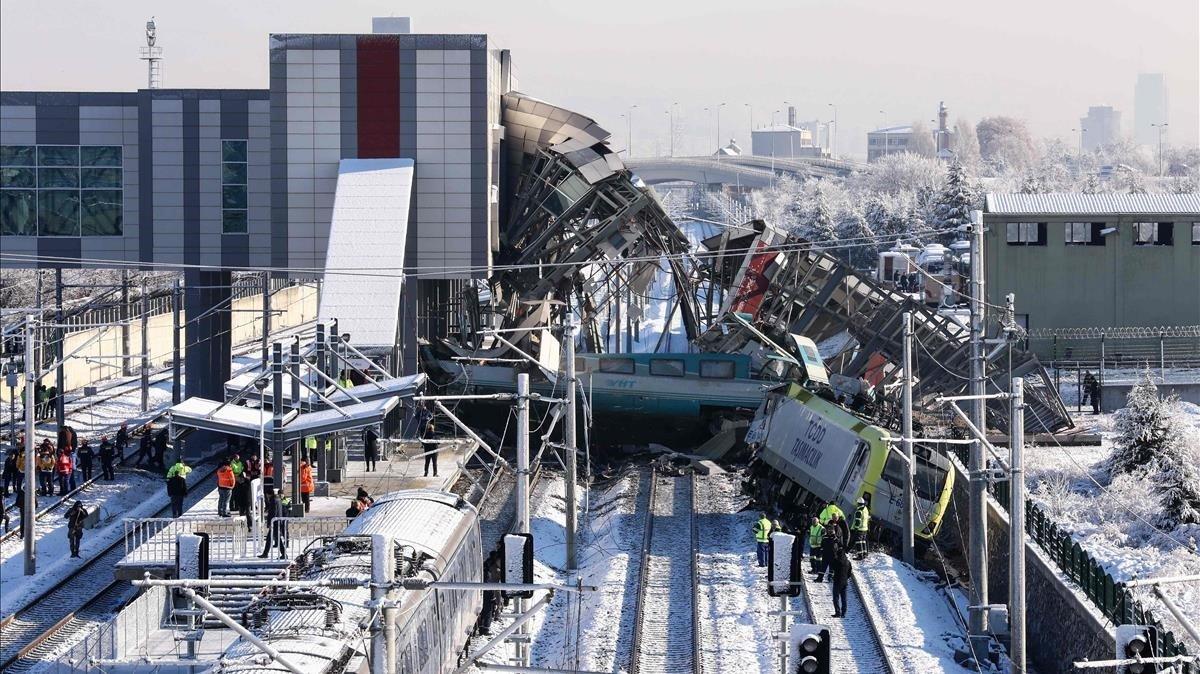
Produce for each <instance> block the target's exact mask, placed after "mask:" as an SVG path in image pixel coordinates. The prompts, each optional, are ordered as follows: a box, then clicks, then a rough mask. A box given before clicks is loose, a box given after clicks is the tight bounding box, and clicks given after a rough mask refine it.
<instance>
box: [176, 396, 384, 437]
mask: <svg viewBox="0 0 1200 674" xmlns="http://www.w3.org/2000/svg"><path fill="white" fill-rule="evenodd" d="M399 404H400V396H397V395H394V394H393V395H390V396H388V397H386V398H380V399H377V400H371V401H366V402H361V403H353V404H349V405H341V406H339V407H336V408H331V409H327V410H321V411H319V412H295V411H292V412H289V413H287V414H285V415H284V416H283V426H282V428H281V430H280V432H279V433H278V434H275V433H273V432H272V430H273V421H274V418H273V417H272V414H271V412H267V411H264V410H258V409H251V408H249V407H241V406H239V405H230V404H226V403H223V402H220V401H218V400H209V399H207V398H188V399H187V400H185V401H183V402H181V403H179V404H178V405H175V406H173V407H172V408H171V409H170V410H169V412H168V414H169V418H170V420H171V424H172V425H173V426H176V427H183V428H191V429H195V430H200V431H214V432H216V433H223V434H226V435H237V436H240V437H244V438H257V437H259V434H261V433H264V432H265V434H266V436H267V437H268V438H270V439H271V440H272V441H275V442H283V443H289V444H290V443H293V442H299V441H300V440H302V439H304V438H305V437H308V436H312V435H329V434H332V433H342V432H345V431H350V430H355V429H358V428H365V427H367V426H374V425H376V424H379V423H382V422H383V418H384V417H385V416H387V414H388V413H389V412H391V411H392V410H394V409H396V406H397V405H399Z"/></svg>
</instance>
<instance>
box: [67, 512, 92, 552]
mask: <svg viewBox="0 0 1200 674" xmlns="http://www.w3.org/2000/svg"><path fill="white" fill-rule="evenodd" d="M87 516H88V511H87V508H84V507H83V502H82V501H76V502H75V505H73V506H71V509H70V510H68V511H67V515H66V517H67V541H68V542H69V543H70V544H71V556H72V557H78V556H79V544H80V543H82V542H83V522H84V520H85V519H87Z"/></svg>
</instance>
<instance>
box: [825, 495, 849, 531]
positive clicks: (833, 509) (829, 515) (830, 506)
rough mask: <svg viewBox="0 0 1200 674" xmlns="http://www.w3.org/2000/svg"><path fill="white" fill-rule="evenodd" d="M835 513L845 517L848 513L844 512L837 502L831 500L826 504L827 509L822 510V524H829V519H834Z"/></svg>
mask: <svg viewBox="0 0 1200 674" xmlns="http://www.w3.org/2000/svg"><path fill="white" fill-rule="evenodd" d="M834 515H837V516H838V517H841V518H843V519H844V518H845V517H846V513H843V512H842V509H841V508H839V507H837V504H836V503H834V502H833V501H830V502H829V503H827V504H826V505H825V509H824V510H822V511H821V515H820V517H821V524H825V525H828V524H829V520H831V519H833V516H834Z"/></svg>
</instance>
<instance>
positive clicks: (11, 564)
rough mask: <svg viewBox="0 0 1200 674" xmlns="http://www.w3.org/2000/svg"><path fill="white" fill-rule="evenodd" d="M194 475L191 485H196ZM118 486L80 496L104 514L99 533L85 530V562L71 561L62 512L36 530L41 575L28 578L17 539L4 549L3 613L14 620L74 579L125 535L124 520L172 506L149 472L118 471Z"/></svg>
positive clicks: (0, 559)
mask: <svg viewBox="0 0 1200 674" xmlns="http://www.w3.org/2000/svg"><path fill="white" fill-rule="evenodd" d="M197 472H203V473H204V474H206V475H207V473H208V471H196V472H193V473H192V476H190V477H189V480H188V482H189V483H192V482H193V481H194V478H195V476H196V475H197ZM117 476H118V480H117V481H115V482H103V481H97V482H96V483H95V484H94V485H93V486H92V487H91V488H89V489H87V490H86V491H85V492H83V493H82V495H81V496H80V500H81V501H83V504H84V506H85V507H87V509H88V510H89V511H91V510H94V509H96V508H99V509H100V521H99V523H98V525H97V526H96V528H94V529H86V530H84V533H83V542H82V544H81V546H80V555H81V557H82V559H74V558H72V557H71V556H70V552H71V549H70V546H69V544H68V542H67V522H66V519H65V518H64V517H63V514H62V513H61V512H58V511H55V512H52V513H49V514H48V515H47V516H46V517H45V518H43V519H42V520H39V521H38V522H37V525H36V532H37V534H36V540H37V560H38V571H37V574H35V575H33V576H26V575H24V574H25V563H24V547H23V546H22V544H21V541H20V540H19V539H16V538H13V539H12V540H10V541H6V542H5V544H4V546H3V547H2V548H0V614H3V615H5V616H8V615H11V614H12V613H14V612H15V611H18V610H20V609H21V608H24V607H25V606H26V605H27V604H28V603H29V602H30V601H32V600H33V598H34V597H36V596H38V595H39V594H41V593H42V592H43V591H45V590H46V589H47V588H49V587H52V586H54V585H56V584H58V583H60V582H62V581H63V579H65V578H66V577H67V576H69V575H71V573H72V572H73V571H75V570H76V569H77V568H79V566H80V565H81V564H82V563H83V561H84V560H87V559H90V558H92V557H94V556H96V555H97V554H99V553H100V552H101V551H102V550H104V549H105V548H107V547H108V546H110V545H112V544H113V543H114V542H116V541H117V540H120V539H121V537H123V536H124V535H125V528H124V524H123V522H122V520H124V519H125V518H127V517H129V518H138V517H153V516H154V514H155V513H156V512H158V511H159V510H161V509H162V508H163V507H165V506H166V505H167V504H168V499H167V496H166V488H165V483H164V481H163V480H162V479H161V478H159V477H157V476H155V475H152V474H150V473H148V472H145V471H140V470H138V471H127V470H120V471H118V473H117Z"/></svg>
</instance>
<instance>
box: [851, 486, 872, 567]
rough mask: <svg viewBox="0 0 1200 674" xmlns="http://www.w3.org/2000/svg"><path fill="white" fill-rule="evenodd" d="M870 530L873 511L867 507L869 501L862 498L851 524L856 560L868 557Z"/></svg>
mask: <svg viewBox="0 0 1200 674" xmlns="http://www.w3.org/2000/svg"><path fill="white" fill-rule="evenodd" d="M870 530H871V509H870V508H868V507H867V500H866V499H865V498H863V497H861V496H860V497H859V498H858V504H857V505H856V507H855V508H854V521H853V522H851V523H850V536H851V539H850V545H851V546H853V548H854V557H855V559H863V558H865V557H866V556H867V533H868V532H870Z"/></svg>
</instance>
